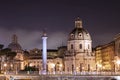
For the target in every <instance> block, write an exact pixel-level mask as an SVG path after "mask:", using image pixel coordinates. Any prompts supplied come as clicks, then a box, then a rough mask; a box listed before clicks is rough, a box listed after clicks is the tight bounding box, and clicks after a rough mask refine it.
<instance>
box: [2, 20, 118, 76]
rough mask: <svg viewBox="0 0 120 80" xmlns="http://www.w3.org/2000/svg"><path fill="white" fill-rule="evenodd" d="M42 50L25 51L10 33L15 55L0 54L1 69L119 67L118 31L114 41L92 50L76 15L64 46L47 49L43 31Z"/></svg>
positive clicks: (40, 69) (78, 69)
mask: <svg viewBox="0 0 120 80" xmlns="http://www.w3.org/2000/svg"><path fill="white" fill-rule="evenodd" d="M42 39H43V49H37V48H35V49H32V50H29V51H28V53H27V54H26V53H25V51H23V50H22V47H21V46H20V44H19V43H18V38H17V36H16V35H13V36H12V42H11V43H10V44H9V45H8V48H10V49H11V50H12V51H14V52H16V53H17V55H16V56H15V57H14V59H13V60H9V61H7V62H6V61H5V59H7V58H6V57H4V56H1V57H2V60H1V64H4V65H2V66H1V69H4V70H5V69H7V70H9V69H11V70H13V71H19V70H23V69H24V68H25V66H31V67H35V68H36V69H37V70H39V71H40V72H42V70H45V71H47V72H48V73H50V74H51V73H61V72H62V71H64V72H66V73H74V72H83V71H88V72H91V71H102V70H103V71H118V70H119V69H120V67H119V65H120V34H118V35H117V36H116V37H115V39H114V41H112V42H110V43H108V44H105V45H101V46H97V47H96V48H95V49H94V51H93V50H92V39H91V36H90V34H89V33H88V31H87V30H86V29H84V28H83V26H82V20H80V19H79V18H77V20H76V21H75V28H74V29H73V30H72V31H71V32H70V33H69V35H68V41H67V46H62V47H59V48H58V49H55V50H54V49H51V50H50V49H47V36H46V34H44V35H43V36H42Z"/></svg>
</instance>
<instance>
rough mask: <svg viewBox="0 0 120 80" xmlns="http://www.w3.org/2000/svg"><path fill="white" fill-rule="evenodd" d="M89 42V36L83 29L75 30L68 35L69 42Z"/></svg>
mask: <svg viewBox="0 0 120 80" xmlns="http://www.w3.org/2000/svg"><path fill="white" fill-rule="evenodd" d="M73 39H74V40H91V37H90V34H89V33H88V31H87V30H85V29H84V28H75V29H73V30H72V32H71V33H70V34H69V40H73Z"/></svg>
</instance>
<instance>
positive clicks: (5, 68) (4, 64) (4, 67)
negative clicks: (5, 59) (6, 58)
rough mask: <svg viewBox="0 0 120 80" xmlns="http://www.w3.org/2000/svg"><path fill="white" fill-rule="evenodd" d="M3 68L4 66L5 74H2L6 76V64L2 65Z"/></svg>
mask: <svg viewBox="0 0 120 80" xmlns="http://www.w3.org/2000/svg"><path fill="white" fill-rule="evenodd" d="M3 66H4V71H5V72H4V74H6V67H7V64H6V63H4V65H3Z"/></svg>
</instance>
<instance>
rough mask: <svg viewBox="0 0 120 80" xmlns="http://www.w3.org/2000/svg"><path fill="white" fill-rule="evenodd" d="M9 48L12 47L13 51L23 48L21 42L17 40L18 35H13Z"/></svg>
mask: <svg viewBox="0 0 120 80" xmlns="http://www.w3.org/2000/svg"><path fill="white" fill-rule="evenodd" d="M8 48H10V49H11V50H12V51H18V50H22V47H21V46H20V44H19V43H18V41H17V36H16V35H13V36H12V42H11V43H10V44H9V45H8Z"/></svg>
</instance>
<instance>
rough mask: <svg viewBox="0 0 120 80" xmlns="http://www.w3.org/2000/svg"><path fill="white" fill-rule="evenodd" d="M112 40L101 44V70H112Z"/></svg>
mask: <svg viewBox="0 0 120 80" xmlns="http://www.w3.org/2000/svg"><path fill="white" fill-rule="evenodd" d="M114 45H115V44H114V41H113V42H110V43H108V44H106V45H103V46H102V70H105V71H111V70H113V71H114V57H115V48H114V47H115V46H114Z"/></svg>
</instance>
